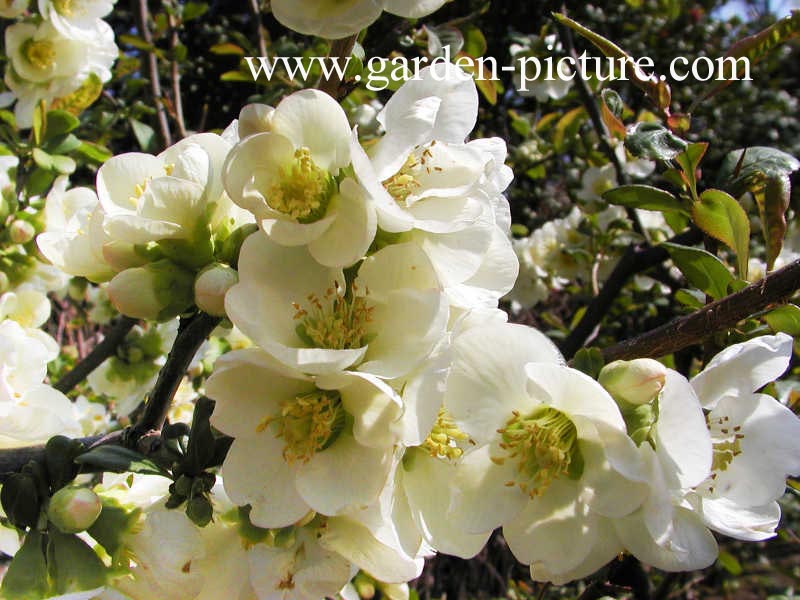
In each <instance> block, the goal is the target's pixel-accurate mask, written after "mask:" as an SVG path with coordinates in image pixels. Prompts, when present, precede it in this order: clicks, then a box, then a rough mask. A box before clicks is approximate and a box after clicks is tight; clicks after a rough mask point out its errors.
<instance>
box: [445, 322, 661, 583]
mask: <svg viewBox="0 0 800 600" xmlns="http://www.w3.org/2000/svg"><path fill="white" fill-rule="evenodd" d="M452 351H453V356H454V359H453V366H452V370H451V372H450V375H449V377H448V380H447V390H446V394H445V404H444V406H445V409H446V410H447V411H448V412H449V413H450V414H451V415H452V417H453V420H454V422H455V423H456V424H457V426H458V428H459V429H460V430H461V431H462V432H464V434H466V435H467V436H469V439H470V445H472V446H474V449H473V450H471V451H468V452H466V453H465V454H464V457H463V459H462V460H461V461H460V462H459V463H458V464H457V471H458V473H457V475H456V480H455V485H454V487H455V492H454V494H453V504H452V506H451V511H450V518H451V519H453V520H455V521H456V522H458V523H461V524H462V527H463V528H464V530H465V531H466V532H471V533H480V532H487V531H491V530H492V529H493V528H494V527H496V526H498V525H502V526H503V530H504V535H505V537H506V540H507V541H508V542H509V546H510V547H511V550H512V552H514V554H515V556H517V558H518V559H519V560H521V561H522V562H524V563H526V564H530V565H531V571H532V573H533V574H534V576H536V577H544V576H547V577H549V578H553V579H555V580H563V579H564V578H565V577H568V575H569V574H570V573H572V572H577V571H578V570H580V569H588V568H590V567H591V568H596V566H595V565H597V566H599V565H602V564H603V563H604V562H607V561H608V560H611V559H612V558H613V557H614V555H615V554H616V552H618V551H619V549H620V547H621V545H620V543H619V541H617V540H616V538H614V537H613V536H612V537H611V538H604V537H603V536H600V535H598V532H601V531H603V529H602V527H603V525H602V523H603V521H602V517H618V516H621V515H624V514H627V513H629V512H631V511H633V510H634V509H635V508H636V507H637V506H638V505H639V504H640V503H641V501H642V499H643V495H644V491H645V489H644V487H643V486H642V485H641V484H640V483H637V482H635V481H630V480H629V479H630V478H634V477H637V476H638V471H639V468H640V465H639V462H638V460H637V455H636V452H635V447H634V446H633V444H632V443H631V441H630V440H629V438H628V437H627V435H626V430H625V424H624V421H623V419H622V416H621V414H620V412H619V409H618V408H617V406H616V404H615V403H614V401H613V399H612V398H611V397H610V396H609V395H608V393H607V392H606V391H605V390H604V389H603V388H602V387H601V386H600V385H599V384H598V383H597V382H595V381H594V380H592V379H590V378H589V377H587V376H585V375H584V374H582V373H580V372H579V371H576V370H573V369H570V368H568V367H566V366H564V365H563V359H562V357H561V355H560V354H559V353H558V351H557V350H556V349H555V347H554V346H553V344H552V343H551V342H550V341H549V340H548V339H547V338H546V337H545V336H543V335H542V334H541V333H539V332H537V331H536V330H533V329H530V328H526V327H523V326H519V325H507V324H503V325H488V326H483V327H481V326H477V327H473V328H470V329H468V330H466V331H465V332H463V333H462V334H461V335H459V336H457V337H456V339H455V340H454V341H453V347H452ZM554 515H556V516H554ZM606 529H607V528H606ZM576 532H589V533H587V534H585V536H588V537H585V540H586V542H585V543H582V544H581V545H580V547H575V546H574V545H572V547H571V551H569V552H565V551H561V550H560V549H559V545H561V544H570V542H569V541H568V540H574V537H575V535H576ZM598 563H599V564H598ZM545 574H546V575H545Z"/></svg>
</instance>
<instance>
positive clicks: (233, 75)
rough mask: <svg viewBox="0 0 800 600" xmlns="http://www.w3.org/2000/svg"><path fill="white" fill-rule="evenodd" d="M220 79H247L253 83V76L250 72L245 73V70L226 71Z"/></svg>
mask: <svg viewBox="0 0 800 600" xmlns="http://www.w3.org/2000/svg"><path fill="white" fill-rule="evenodd" d="M219 80H220V81H246V82H247V83H253V76H252V75H251V74H250V73H245V72H244V71H226V72H225V73H223V74H222V75H220V76H219Z"/></svg>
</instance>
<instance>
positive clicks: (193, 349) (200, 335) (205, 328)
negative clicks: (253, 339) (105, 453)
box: [126, 312, 221, 446]
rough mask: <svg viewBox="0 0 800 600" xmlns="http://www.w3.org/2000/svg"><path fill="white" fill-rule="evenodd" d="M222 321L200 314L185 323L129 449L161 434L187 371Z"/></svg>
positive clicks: (135, 427)
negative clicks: (150, 435) (145, 439)
mask: <svg viewBox="0 0 800 600" xmlns="http://www.w3.org/2000/svg"><path fill="white" fill-rule="evenodd" d="M220 320H221V319H220V318H219V317H213V316H211V315H209V314H206V313H203V312H201V313H198V314H197V315H195V316H194V317H192V319H191V320H190V321H188V322H186V323H185V327H183V328H182V330H181V331H179V332H178V337H177V339H176V340H175V344H174V345H173V346H172V350H170V352H169V356H167V362H166V363H164V366H163V367H162V368H161V371H159V373H158V379H156V383H155V385H154V386H153V390H152V391H151V392H150V398H149V399H148V401H147V404H145V407H144V413H143V414H142V417H141V419H139V421H138V422H137V423H136V424H135V425H133V427H131V429H130V431H129V432H128V434H127V436H126V438H127V442H126V445H129V446H135V445H136V444H137V443H138V441H139V439H141V438H142V437H143V436H145V435H148V434H151V433H152V432H160V431H161V427H162V426H163V425H164V421H165V420H166V418H167V412H169V407H170V404H171V403H172V398H173V397H174V396H175V392H176V391H177V389H178V386H179V385H180V383H181V379H182V378H183V376H184V375H185V374H186V369H187V368H188V367H189V363H191V362H192V358H194V355H195V354H196V353H197V350H198V349H199V348H200V346H201V345H202V343H203V342H204V341H205V340H206V338H207V337H208V336H209V335H210V334H211V332H212V331H214V328H215V327H216V326H217V325H218V324H219V322H220Z"/></svg>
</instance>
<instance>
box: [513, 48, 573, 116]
mask: <svg viewBox="0 0 800 600" xmlns="http://www.w3.org/2000/svg"><path fill="white" fill-rule="evenodd" d="M518 42H522V43H518ZM518 42H515V43H513V44H511V46H509V53H510V54H511V59H512V61H513V63H514V88H515V89H516V90H517V92H518V93H519V95H520V96H523V97H531V96H533V97H535V98H536V100H538V101H539V102H548V101H550V100H560V99H561V98H563V97H564V96H566V95H567V94H568V93H569V90H570V89H571V88H572V84H573V78H570V77H569V75H570V72H571V71H570V72H567V73H565V75H566V77H561V74H560V73H553V75H554V76H553V77H551V78H550V79H548V78H547V77H546V75H547V69H546V68H545V67H542V68H541V69H540V73H539V76H538V77H536V78H535V79H532V78H531V76H532V75H533V73H534V72H535V66H534V63H533V62H532V61H528V62H526V61H527V59H533V58H540V59H541V58H542V57H541V56H540V57H537V54H540V53H541V54H544V55H545V56H548V55H549V54H550V53H552V52H554V51H555V52H560V51H561V44H560V43H557V42H556V36H555V35H548V36H545V37H544V38H542V37H540V36H538V35H530V36H525V37H524V38H518ZM541 62H543V61H541ZM523 64H524V65H525V67H524V69H525V71H524V73H525V78H526V79H525V81H522V75H523ZM523 88H524V89H523Z"/></svg>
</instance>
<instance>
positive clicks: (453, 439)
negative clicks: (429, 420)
mask: <svg viewBox="0 0 800 600" xmlns="http://www.w3.org/2000/svg"><path fill="white" fill-rule="evenodd" d="M468 440H469V436H468V435H467V434H466V433H464V432H463V431H461V430H460V429H459V428H458V426H457V425H456V423H455V421H453V418H452V417H451V416H450V414H449V413H448V412H447V411H446V410H445V408H444V407H442V408H440V409H439V415H438V416H437V417H436V423H435V424H434V425H433V429H431V433H430V435H428V437H427V439H426V440H425V441H424V442H423V443H422V447H423V448H425V450H427V451H428V453H429V454H430V455H431V456H433V457H434V458H446V459H449V460H456V459H458V458H460V457H461V456H462V455H463V454H464V450H462V449H461V448H460V447H459V446H458V442H466V441H468Z"/></svg>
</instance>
